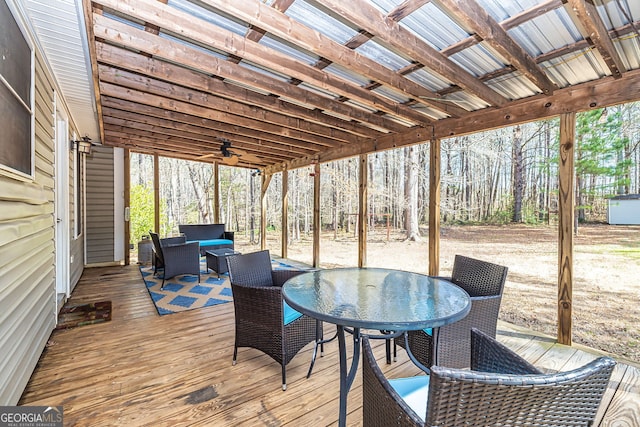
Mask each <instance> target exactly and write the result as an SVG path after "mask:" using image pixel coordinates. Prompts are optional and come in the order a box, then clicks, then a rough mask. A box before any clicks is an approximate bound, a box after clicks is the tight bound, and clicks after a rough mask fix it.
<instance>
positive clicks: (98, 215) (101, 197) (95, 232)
mask: <svg viewBox="0 0 640 427" xmlns="http://www.w3.org/2000/svg"><path fill="white" fill-rule="evenodd" d="M113 156H114V151H113V148H110V147H104V146H97V147H93V152H92V153H91V156H89V157H88V158H87V172H86V180H87V184H86V192H87V205H86V206H87V215H86V218H87V226H86V230H87V265H104V264H110V263H114V260H115V253H114V182H115V181H114V157H113Z"/></svg>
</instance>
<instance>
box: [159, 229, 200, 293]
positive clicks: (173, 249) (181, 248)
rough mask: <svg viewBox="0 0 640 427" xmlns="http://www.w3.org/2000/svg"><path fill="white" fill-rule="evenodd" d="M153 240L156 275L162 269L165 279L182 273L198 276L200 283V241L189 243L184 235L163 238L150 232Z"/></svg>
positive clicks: (162, 285)
mask: <svg viewBox="0 0 640 427" xmlns="http://www.w3.org/2000/svg"><path fill="white" fill-rule="evenodd" d="M149 235H150V236H151V240H152V242H153V267H154V275H155V274H157V273H158V270H162V284H161V285H160V289H164V281H165V280H166V279H170V278H172V277H175V276H179V275H181V274H192V275H194V276H198V283H200V245H199V244H198V242H193V243H187V242H186V239H185V238H184V236H181V237H169V238H166V239H161V238H160V237H159V236H158V234H157V233H154V232H152V231H150V232H149Z"/></svg>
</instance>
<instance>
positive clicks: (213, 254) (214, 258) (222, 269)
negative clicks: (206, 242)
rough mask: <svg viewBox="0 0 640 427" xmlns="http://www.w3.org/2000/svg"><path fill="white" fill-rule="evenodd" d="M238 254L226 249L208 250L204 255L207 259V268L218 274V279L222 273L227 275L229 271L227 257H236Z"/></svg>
mask: <svg viewBox="0 0 640 427" xmlns="http://www.w3.org/2000/svg"><path fill="white" fill-rule="evenodd" d="M239 253H240V252H237V251H234V250H233V249H228V248H223V249H211V250H208V251H206V252H205V253H204V255H205V256H206V257H207V268H210V269H211V270H213V271H215V272H216V273H218V277H220V275H221V274H222V273H227V272H228V271H229V270H228V268H227V257H228V256H229V255H236V254H239Z"/></svg>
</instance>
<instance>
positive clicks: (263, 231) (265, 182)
mask: <svg viewBox="0 0 640 427" xmlns="http://www.w3.org/2000/svg"><path fill="white" fill-rule="evenodd" d="M261 176H262V185H261V187H262V188H261V189H260V250H263V251H264V250H265V249H267V189H268V188H269V184H270V183H271V177H272V176H271V175H267V174H264V173H263V174H262V175H261Z"/></svg>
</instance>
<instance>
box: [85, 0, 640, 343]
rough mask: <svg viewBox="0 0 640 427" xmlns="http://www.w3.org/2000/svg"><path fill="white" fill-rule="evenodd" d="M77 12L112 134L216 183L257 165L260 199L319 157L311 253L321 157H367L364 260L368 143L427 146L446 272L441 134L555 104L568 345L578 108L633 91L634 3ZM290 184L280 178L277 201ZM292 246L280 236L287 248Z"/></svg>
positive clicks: (515, 1) (537, 1) (95, 7)
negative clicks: (210, 171) (212, 176)
mask: <svg viewBox="0 0 640 427" xmlns="http://www.w3.org/2000/svg"><path fill="white" fill-rule="evenodd" d="M84 7H85V20H86V28H87V33H88V41H89V46H88V47H89V51H90V54H91V65H92V69H93V77H94V88H95V96H96V101H97V108H98V117H99V121H100V139H101V141H102V143H103V144H105V145H109V146H115V147H123V148H125V149H128V150H133V151H136V152H141V153H148V154H153V155H155V156H156V159H157V156H159V155H161V156H169V157H176V158H181V159H186V160H200V161H213V162H214V165H215V166H214V168H215V172H216V177H217V165H218V164H219V163H228V160H227V159H228V158H229V157H232V158H233V164H234V165H236V166H239V167H246V168H253V169H259V170H260V171H261V172H262V178H263V181H262V196H263V198H264V197H265V194H266V188H267V186H268V185H269V182H270V179H271V177H272V175H273V174H274V173H278V172H286V171H287V170H290V169H293V168H299V167H303V166H308V165H312V164H313V165H315V178H314V179H315V196H314V200H315V209H314V212H315V214H314V215H315V219H314V262H315V263H317V262H318V256H319V229H320V227H319V207H318V205H319V182H320V168H319V164H320V163H323V162H329V161H332V160H337V159H341V158H345V157H351V156H359V159H360V171H361V172H360V204H359V218H360V220H359V229H360V230H359V231H360V232H359V239H360V242H359V264H360V266H363V265H366V258H365V257H366V221H364V218H366V217H367V215H366V214H367V212H366V208H367V204H366V195H367V174H366V170H367V168H366V167H365V166H366V164H367V155H368V154H369V153H373V152H376V151H380V150H387V149H392V148H398V147H403V146H408V145H412V144H418V143H426V142H428V143H429V144H430V147H431V159H430V164H431V171H430V175H431V176H430V193H431V194H430V208H429V209H430V216H429V218H430V219H429V241H430V251H429V272H430V274H437V273H438V269H439V219H440V217H439V210H438V207H439V197H440V183H439V176H440V140H441V139H442V138H446V137H450V136H455V135H462V134H469V133H473V132H478V131H483V130H487V129H492V128H496V127H501V126H508V125H515V124H518V123H523V122H527V121H533V120H540V119H544V118H549V117H553V116H560V118H561V120H560V138H561V141H560V153H559V154H560V158H561V163H560V167H559V174H560V176H559V182H560V195H559V214H560V215H559V229H558V235H559V251H558V252H559V259H558V266H559V271H558V313H559V323H558V340H559V341H560V342H561V343H566V344H569V343H570V342H571V303H572V301H571V299H572V296H571V294H572V291H571V288H572V269H573V266H572V251H573V241H572V226H573V215H574V214H573V210H574V200H573V197H574V196H573V194H574V190H573V177H574V164H573V158H574V148H575V115H576V113H577V112H580V111H586V110H589V109H593V108H600V107H604V106H608V105H614V104H619V103H624V102H630V101H635V100H637V99H640V32H639V31H638V28H640V22H639V20H640V3H639V2H636V1H633V0H615V1H605V0H509V1H494V0H433V1H430V0H404V1H400V0H349V1H343V0H267V1H260V0H241V1H238V0H235V1H232V0H192V1H189V0H92V1H91V0H85V2H84ZM225 143H226V144H229V143H230V144H231V147H232V148H231V149H230V151H231V153H225V152H224V150H222V146H223V144H225ZM234 149H235V150H237V151H235V152H234V151H233V150H234ZM156 161H157V160H156ZM156 170H157V168H156ZM216 182H217V180H216ZM286 193H287V174H286V173H283V195H285V197H283V203H284V206H283V208H284V209H286ZM264 206H265V204H264V202H263V215H262V235H263V236H264V233H265V231H266V230H265V215H264ZM285 211H286V210H285ZM283 221H286V215H283ZM286 229H287V227H286V224H285V226H283V230H286ZM127 241H128V240H127ZM263 246H264V242H263ZM286 247H287V240H286V235H283V251H282V255H283V256H286Z"/></svg>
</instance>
